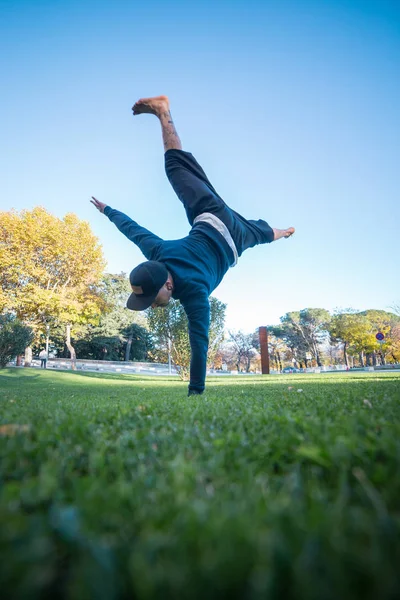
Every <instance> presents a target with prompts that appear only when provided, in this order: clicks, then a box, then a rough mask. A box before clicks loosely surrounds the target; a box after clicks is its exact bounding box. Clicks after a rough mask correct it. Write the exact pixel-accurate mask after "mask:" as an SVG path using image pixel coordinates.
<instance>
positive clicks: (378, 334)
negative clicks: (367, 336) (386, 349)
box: [375, 331, 385, 342]
mask: <svg viewBox="0 0 400 600" xmlns="http://www.w3.org/2000/svg"><path fill="white" fill-rule="evenodd" d="M375 337H376V339H377V340H378V342H381V341H382V340H384V339H385V334H384V333H382V331H378V333H377V334H376V336H375Z"/></svg>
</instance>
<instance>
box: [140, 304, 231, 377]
mask: <svg viewBox="0 0 400 600" xmlns="http://www.w3.org/2000/svg"><path fill="white" fill-rule="evenodd" d="M225 310H226V304H223V302H220V300H217V298H214V297H211V298H210V328H209V346H208V348H209V349H208V362H213V360H214V357H215V355H216V353H217V351H218V348H219V344H220V343H221V342H222V338H223V332H224V324H225ZM147 317H148V325H149V329H150V332H151V334H152V336H153V340H154V346H155V347H154V350H153V351H152V356H153V358H154V359H155V360H158V361H160V362H166V361H167V360H168V355H169V354H170V356H171V361H172V363H173V364H174V366H175V367H176V369H177V371H178V373H179V375H180V377H181V378H182V379H183V380H187V379H188V378H189V369H190V357H191V351H190V342H189V332H188V322H187V317H186V313H185V311H184V309H183V306H182V305H181V303H180V302H179V301H178V300H170V302H169V304H168V306H166V307H165V308H163V309H159V308H156V309H150V310H149V311H148V313H147Z"/></svg>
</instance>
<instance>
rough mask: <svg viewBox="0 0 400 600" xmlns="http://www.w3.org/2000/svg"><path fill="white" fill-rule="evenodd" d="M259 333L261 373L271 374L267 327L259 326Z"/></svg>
mask: <svg viewBox="0 0 400 600" xmlns="http://www.w3.org/2000/svg"><path fill="white" fill-rule="evenodd" d="M258 334H259V336H260V348H261V373H262V374H263V375H269V353H268V332H267V328H266V327H259V328H258Z"/></svg>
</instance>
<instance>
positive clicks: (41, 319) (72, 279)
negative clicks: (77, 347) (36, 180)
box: [0, 207, 105, 358]
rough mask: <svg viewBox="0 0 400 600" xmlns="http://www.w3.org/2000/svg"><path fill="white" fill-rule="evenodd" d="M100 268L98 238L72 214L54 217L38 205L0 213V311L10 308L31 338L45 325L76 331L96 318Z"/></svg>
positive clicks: (100, 259) (102, 262)
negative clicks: (19, 210) (31, 335)
mask: <svg viewBox="0 0 400 600" xmlns="http://www.w3.org/2000/svg"><path fill="white" fill-rule="evenodd" d="M103 268H104V259H103V255H102V251H101V246H100V244H99V242H98V240H97V238H96V237H95V236H94V235H93V233H92V232H91V230H90V227H89V224H88V223H87V222H85V221H80V220H79V219H78V217H77V216H76V215H74V214H67V215H65V217H64V218H63V219H59V218H57V217H54V216H53V215H51V214H50V213H48V212H47V211H46V210H45V209H44V208H42V207H36V208H34V209H33V210H32V211H28V210H25V211H21V212H20V213H18V212H16V211H14V210H11V211H9V212H1V213H0V290H1V291H0V312H1V311H4V310H10V309H11V308H12V309H13V311H15V314H16V315H17V316H18V318H19V319H21V320H22V321H23V322H25V323H27V324H29V325H30V326H31V327H32V329H33V331H34V334H35V338H36V339H37V338H38V337H39V336H40V334H43V333H44V332H45V330H46V325H48V324H50V325H52V326H53V325H54V324H55V323H58V324H63V326H64V327H65V328H66V329H68V327H67V326H69V328H71V327H72V328H73V329H74V330H75V333H77V332H78V331H79V328H80V327H82V326H83V325H84V324H86V323H87V322H95V321H96V320H97V318H98V316H99V313H100V311H101V310H102V309H104V308H105V306H104V302H103V300H102V297H101V294H100V293H99V289H98V287H97V285H98V283H99V281H100V279H101V274H102V271H103ZM70 349H71V354H72V358H73V354H74V350H73V348H72V346H70Z"/></svg>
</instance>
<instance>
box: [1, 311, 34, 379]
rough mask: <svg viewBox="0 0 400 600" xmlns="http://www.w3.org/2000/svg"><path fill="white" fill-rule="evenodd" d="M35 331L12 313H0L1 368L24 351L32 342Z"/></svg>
mask: <svg viewBox="0 0 400 600" xmlns="http://www.w3.org/2000/svg"><path fill="white" fill-rule="evenodd" d="M32 340H33V332H32V329H31V328H30V327H28V326H27V325H24V324H23V323H22V322H21V321H20V320H19V319H17V318H16V317H14V315H12V314H10V313H6V314H3V315H0V369H4V367H5V366H6V365H7V363H8V362H10V360H12V359H13V358H14V356H17V355H18V354H21V353H22V352H24V350H25V348H26V347H27V346H29V345H30V344H31V342H32Z"/></svg>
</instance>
